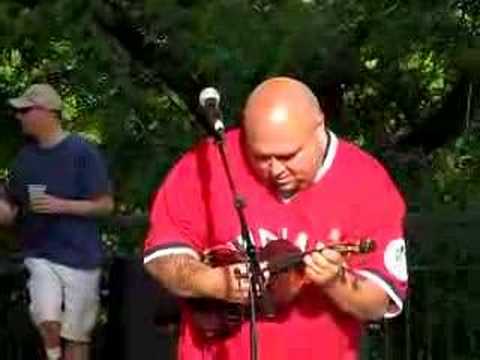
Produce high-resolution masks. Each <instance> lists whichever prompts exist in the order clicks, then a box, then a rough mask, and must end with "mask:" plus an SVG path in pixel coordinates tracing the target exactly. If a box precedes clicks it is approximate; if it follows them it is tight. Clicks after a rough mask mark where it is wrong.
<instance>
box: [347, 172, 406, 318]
mask: <svg viewBox="0 0 480 360" xmlns="http://www.w3.org/2000/svg"><path fill="white" fill-rule="evenodd" d="M371 175H372V176H368V181H367V183H366V189H364V191H363V194H364V195H363V197H362V204H361V205H360V206H359V210H360V209H361V212H362V216H361V219H362V221H363V222H364V224H363V225H364V229H365V231H364V232H365V234H368V236H369V237H370V238H371V239H372V240H374V242H375V249H374V251H373V252H371V253H370V254H367V255H361V256H359V257H357V260H356V264H355V266H354V268H355V269H356V270H355V271H356V273H357V274H358V275H360V276H361V277H363V278H365V279H368V280H370V281H371V282H373V283H375V284H376V285H378V286H380V287H381V288H382V289H383V290H384V291H385V292H386V294H387V295H388V296H389V298H390V300H391V306H390V307H389V310H388V312H387V313H386V314H385V317H386V318H388V317H394V316H396V315H398V314H400V313H401V311H402V309H403V302H404V299H405V297H406V294H407V288H408V270H407V258H406V243H405V238H404V219H405V203H404V200H403V198H402V196H401V194H400V192H399V191H398V189H397V187H396V185H395V184H394V182H393V181H392V180H391V178H390V176H389V175H388V174H387V172H386V171H385V170H384V169H383V167H381V165H380V164H377V165H376V166H375V167H374V168H373V171H372V174H371Z"/></svg>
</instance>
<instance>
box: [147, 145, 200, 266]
mask: <svg viewBox="0 0 480 360" xmlns="http://www.w3.org/2000/svg"><path fill="white" fill-rule="evenodd" d="M202 204H203V203H202V200H201V193H200V176H199V175H198V170H197V167H196V163H195V157H194V155H193V153H188V154H187V155H185V156H184V157H183V158H182V159H181V160H180V161H179V162H178V163H177V164H176V165H175V166H174V167H173V168H172V170H171V171H170V172H169V174H168V175H167V177H166V178H165V181H164V182H163V184H162V185H161V187H160V188H159V189H158V191H157V193H156V195H155V198H154V201H153V205H152V207H151V210H150V228H149V230H148V234H147V237H146V239H145V243H144V263H147V262H150V261H152V260H154V259H156V258H158V257H160V256H165V255H172V254H189V255H191V256H194V257H199V254H200V253H201V251H202V249H203V243H204V236H203V233H204V221H203V220H202V219H203V214H204V211H203V206H202Z"/></svg>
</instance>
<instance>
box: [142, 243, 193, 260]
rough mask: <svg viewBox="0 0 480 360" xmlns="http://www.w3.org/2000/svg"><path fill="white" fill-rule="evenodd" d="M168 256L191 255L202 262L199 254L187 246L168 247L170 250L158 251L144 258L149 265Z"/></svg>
mask: <svg viewBox="0 0 480 360" xmlns="http://www.w3.org/2000/svg"><path fill="white" fill-rule="evenodd" d="M168 255H191V256H192V257H194V258H195V259H197V260H200V256H199V255H198V253H197V252H196V251H195V250H193V249H191V248H189V247H187V246H172V247H168V248H162V249H158V250H156V251H154V252H152V253H150V254H148V255H147V256H145V257H144V258H143V263H144V264H146V263H149V262H150V261H152V260H155V259H157V258H159V257H162V256H168Z"/></svg>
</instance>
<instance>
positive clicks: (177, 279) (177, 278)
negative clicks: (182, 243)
mask: <svg viewBox="0 0 480 360" xmlns="http://www.w3.org/2000/svg"><path fill="white" fill-rule="evenodd" d="M147 268H148V269H149V270H150V272H152V273H153V275H154V276H155V277H156V278H157V279H158V280H160V282H161V283H162V284H163V285H164V286H165V287H166V288H167V289H169V290H170V291H172V292H173V293H175V294H177V295H180V296H189V297H196V296H200V295H201V289H199V288H198V284H197V283H196V282H195V280H194V279H195V275H197V274H198V273H200V272H202V271H207V270H208V269H209V267H208V266H207V265H205V264H203V263H202V262H200V261H199V260H197V259H195V258H193V257H192V256H190V255H169V256H165V257H161V258H159V259H156V260H154V261H153V263H152V265H148V264H147Z"/></svg>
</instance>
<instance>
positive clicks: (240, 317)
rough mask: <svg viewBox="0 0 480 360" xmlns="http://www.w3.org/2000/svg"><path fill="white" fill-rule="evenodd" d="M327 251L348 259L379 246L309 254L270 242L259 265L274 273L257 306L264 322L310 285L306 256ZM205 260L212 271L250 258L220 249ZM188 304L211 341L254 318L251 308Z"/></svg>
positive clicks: (360, 244) (365, 242) (368, 243)
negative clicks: (251, 316)
mask: <svg viewBox="0 0 480 360" xmlns="http://www.w3.org/2000/svg"><path fill="white" fill-rule="evenodd" d="M326 249H331V250H334V251H337V252H339V253H341V254H342V255H344V256H345V255H349V254H367V253H370V252H372V251H374V250H375V242H374V240H372V239H369V238H366V239H361V240H359V241H357V242H341V243H334V244H330V245H326V246H325V247H323V248H321V249H314V250H309V251H301V250H300V249H299V248H298V247H296V246H295V245H294V244H292V243H291V242H289V241H287V240H275V241H271V242H269V243H268V244H267V245H266V246H264V247H262V248H260V249H259V250H258V252H257V257H258V260H259V262H266V263H267V267H266V269H265V270H264V271H268V272H269V273H270V277H269V280H268V282H267V283H266V286H265V294H260V296H259V298H258V299H257V301H256V304H255V309H256V311H257V314H258V316H259V317H260V318H264V319H271V318H275V317H276V316H277V315H278V314H279V313H280V312H282V311H284V310H285V309H286V308H288V304H290V303H291V302H292V301H293V300H294V299H295V297H296V296H297V295H298V293H299V292H300V290H301V288H302V287H303V285H304V284H305V283H306V282H307V280H306V277H305V265H304V262H303V258H304V256H305V255H307V254H310V253H313V252H319V253H321V252H322V251H324V250H326ZM202 260H203V262H204V263H206V264H208V265H210V266H212V267H219V266H228V265H233V264H236V263H242V262H247V261H248V257H247V254H246V252H245V251H239V250H233V249H228V248H217V249H212V250H210V251H208V252H207V253H205V254H204V256H203V259H202ZM187 303H188V305H189V306H190V309H191V312H192V319H193V323H194V324H195V326H196V327H197V328H198V329H199V330H200V333H201V334H202V335H203V336H204V337H205V338H206V339H207V340H208V339H218V338H225V337H228V336H230V335H232V334H234V333H235V332H236V331H238V330H239V329H240V326H241V324H242V322H243V321H246V320H248V318H249V314H250V311H249V306H248V305H245V304H236V303H229V302H226V301H222V300H217V299H208V298H192V299H188V300H187ZM272 309H274V310H273V311H272Z"/></svg>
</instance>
